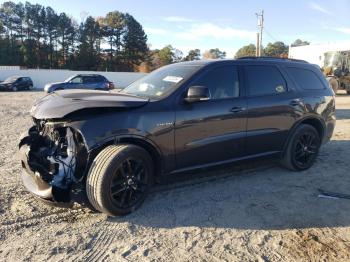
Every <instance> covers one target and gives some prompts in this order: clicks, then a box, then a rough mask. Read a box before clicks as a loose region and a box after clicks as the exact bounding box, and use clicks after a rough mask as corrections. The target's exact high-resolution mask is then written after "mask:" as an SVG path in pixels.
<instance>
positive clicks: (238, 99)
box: [174, 65, 246, 170]
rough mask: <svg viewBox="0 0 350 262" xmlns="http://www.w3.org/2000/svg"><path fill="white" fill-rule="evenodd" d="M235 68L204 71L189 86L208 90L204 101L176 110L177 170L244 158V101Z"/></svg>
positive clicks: (181, 104)
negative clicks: (207, 97) (208, 94)
mask: <svg viewBox="0 0 350 262" xmlns="http://www.w3.org/2000/svg"><path fill="white" fill-rule="evenodd" d="M239 79H240V77H239V70H238V66H235V65H226V66H219V67H214V68H211V69H207V70H206V71H205V72H202V74H201V75H199V76H198V77H196V78H195V79H194V81H192V82H191V83H190V84H189V85H188V87H189V86H205V87H208V88H209V91H210V94H211V97H210V99H209V100H206V101H198V102H193V103H188V102H185V101H184V99H183V98H184V97H185V94H186V93H187V90H185V92H184V94H183V97H182V99H180V101H179V102H178V105H177V106H176V121H175V141H174V143H175V151H176V166H177V169H178V170H179V169H180V170H181V169H186V168H190V167H194V166H202V165H210V164H214V163H219V162H225V161H226V162H228V161H230V160H231V159H233V158H237V157H240V156H243V155H244V154H245V136H246V115H245V109H246V100H245V98H243V95H241V92H240V91H241V90H240V81H239Z"/></svg>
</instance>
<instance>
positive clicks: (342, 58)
mask: <svg viewBox="0 0 350 262" xmlns="http://www.w3.org/2000/svg"><path fill="white" fill-rule="evenodd" d="M289 57H290V58H294V59H302V60H306V61H308V62H309V63H313V64H317V65H319V66H320V68H322V70H323V73H324V74H325V76H326V77H327V80H328V82H329V84H330V86H331V87H332V88H333V90H334V92H335V93H336V92H337V90H340V89H343V90H345V91H346V92H347V94H350V41H347V42H338V43H327V44H311V45H305V46H296V47H292V46H291V47H289Z"/></svg>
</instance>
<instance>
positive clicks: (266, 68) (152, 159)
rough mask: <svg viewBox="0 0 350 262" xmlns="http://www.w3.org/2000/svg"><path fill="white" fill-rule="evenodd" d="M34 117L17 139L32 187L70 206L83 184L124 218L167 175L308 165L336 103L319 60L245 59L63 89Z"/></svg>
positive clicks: (325, 136)
mask: <svg viewBox="0 0 350 262" xmlns="http://www.w3.org/2000/svg"><path fill="white" fill-rule="evenodd" d="M31 115H32V117H33V122H34V125H33V127H31V128H30V129H29V130H28V132H26V134H24V135H23V136H22V138H21V139H20V143H19V148H20V151H21V156H22V158H21V159H22V160H21V161H22V162H21V164H22V166H23V168H24V169H25V170H26V172H24V174H23V181H24V185H25V186H26V187H27V189H28V190H29V191H31V192H32V193H34V194H35V195H37V196H39V197H40V198H42V199H45V200H47V201H50V202H51V203H55V204H56V205H61V204H62V205H63V204H64V203H69V202H71V201H72V198H71V195H72V193H71V192H72V191H74V190H73V189H74V188H77V187H79V186H80V187H82V188H83V189H85V190H86V193H87V197H88V199H89V201H90V203H91V204H92V206H93V207H94V208H95V209H97V210H99V211H101V212H104V213H107V214H109V215H123V214H127V213H129V212H131V211H133V210H135V209H136V208H137V207H138V206H139V205H140V204H141V203H142V202H143V200H144V199H145V197H146V194H147V191H148V190H149V188H150V186H151V185H152V183H154V182H157V181H160V178H161V177H162V176H165V175H169V174H175V173H179V172H184V171H189V170H193V169H198V168H203V167H209V166H213V165H219V164H225V163H231V162H235V161H238V160H243V159H252V158H257V157H262V156H273V157H277V158H279V159H280V160H281V163H282V164H283V165H284V166H285V167H287V168H289V169H291V170H295V171H299V170H305V169H308V168H309V167H311V166H312V164H313V163H314V161H315V159H316V157H317V154H318V151H319V148H320V146H321V144H322V143H325V142H327V141H329V140H330V138H331V136H332V133H333V129H334V126H335V100H334V93H333V91H332V89H331V88H330V87H329V85H328V83H327V81H326V80H325V78H324V76H323V75H322V73H321V71H320V69H319V68H318V67H316V66H315V65H312V64H309V63H306V62H303V61H293V60H283V59H271V58H244V59H238V60H219V61H217V60H210V61H195V62H185V63H178V64H172V65H169V66H165V67H162V68H160V69H158V70H156V71H154V72H152V73H150V74H149V75H147V76H145V77H144V78H142V79H140V80H138V81H136V82H134V83H133V84H131V85H130V86H129V87H127V88H125V89H124V90H123V91H121V92H120V93H101V92H97V91H84V90H80V91H79V90H74V91H68V90H67V91H58V92H56V93H54V94H51V95H48V96H46V97H44V98H42V99H41V100H39V101H38V102H36V104H35V105H34V106H33V108H32V110H31Z"/></svg>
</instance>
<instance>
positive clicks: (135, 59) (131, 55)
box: [123, 14, 148, 71]
mask: <svg viewBox="0 0 350 262" xmlns="http://www.w3.org/2000/svg"><path fill="white" fill-rule="evenodd" d="M125 25H126V30H125V35H124V39H123V43H124V61H125V65H126V68H125V69H126V70H128V71H132V70H133V67H134V66H135V65H136V66H138V65H140V64H141V62H142V61H143V60H144V59H145V58H146V55H147V52H148V46H147V36H146V34H145V31H144V30H143V28H142V26H141V24H140V23H138V22H137V21H136V20H135V18H134V17H133V16H131V15H129V14H126V15H125Z"/></svg>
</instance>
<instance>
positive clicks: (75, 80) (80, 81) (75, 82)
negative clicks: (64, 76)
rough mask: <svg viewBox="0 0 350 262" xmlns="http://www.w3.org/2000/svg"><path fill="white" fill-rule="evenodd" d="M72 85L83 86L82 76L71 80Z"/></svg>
mask: <svg viewBox="0 0 350 262" xmlns="http://www.w3.org/2000/svg"><path fill="white" fill-rule="evenodd" d="M71 83H74V84H81V83H83V78H82V77H81V76H77V77H74V78H73V79H72V80H71Z"/></svg>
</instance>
